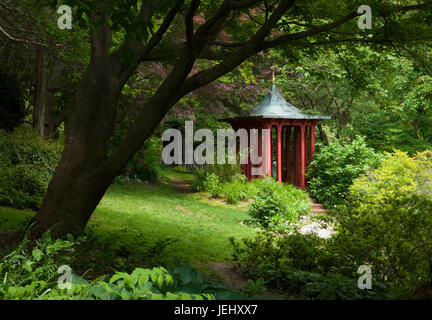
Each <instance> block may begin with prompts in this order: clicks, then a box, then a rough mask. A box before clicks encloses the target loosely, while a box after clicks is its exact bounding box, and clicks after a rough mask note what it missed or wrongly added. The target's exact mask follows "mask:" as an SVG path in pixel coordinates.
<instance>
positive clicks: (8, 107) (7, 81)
mask: <svg viewBox="0 0 432 320" xmlns="http://www.w3.org/2000/svg"><path fill="white" fill-rule="evenodd" d="M24 116H25V112H24V98H23V94H22V90H21V86H20V83H19V82H18V79H17V78H16V76H15V75H13V74H9V73H7V72H5V71H3V70H0V129H6V130H8V131H12V130H13V129H14V128H15V127H17V126H18V125H19V124H20V123H21V122H22V120H23V119H24Z"/></svg>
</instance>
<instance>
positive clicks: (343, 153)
mask: <svg viewBox="0 0 432 320" xmlns="http://www.w3.org/2000/svg"><path fill="white" fill-rule="evenodd" d="M381 159H382V156H381V155H379V154H377V153H376V152H375V151H374V150H373V149H372V148H369V147H368V146H367V145H366V143H365V141H364V139H363V138H362V137H357V138H356V139H355V140H353V141H352V142H350V143H346V142H343V141H340V140H336V141H334V142H332V143H331V144H330V145H328V146H323V145H321V146H320V148H319V151H318V152H317V153H316V154H315V155H314V160H313V161H312V163H311V167H312V168H313V170H312V179H311V180H310V182H309V185H308V190H309V192H310V194H311V195H312V196H313V197H315V198H317V199H318V201H319V202H321V203H322V204H323V205H324V206H326V207H327V208H330V207H333V206H334V205H337V204H341V203H342V202H343V199H344V198H345V197H346V196H347V194H348V190H349V187H350V185H351V184H352V182H353V180H354V179H355V178H357V177H358V176H359V175H360V174H362V173H364V172H365V170H366V169H367V168H368V167H369V168H372V169H373V168H376V167H377V166H378V165H379V163H380V161H381Z"/></svg>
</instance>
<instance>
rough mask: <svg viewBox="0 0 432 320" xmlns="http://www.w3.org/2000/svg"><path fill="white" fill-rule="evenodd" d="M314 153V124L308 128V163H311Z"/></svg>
mask: <svg viewBox="0 0 432 320" xmlns="http://www.w3.org/2000/svg"><path fill="white" fill-rule="evenodd" d="M314 153H315V124H313V125H311V127H310V138H309V163H311V162H312V161H313V155H314Z"/></svg>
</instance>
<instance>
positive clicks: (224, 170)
mask: <svg viewBox="0 0 432 320" xmlns="http://www.w3.org/2000/svg"><path fill="white" fill-rule="evenodd" d="M204 170H205V171H206V172H207V173H209V174H214V175H216V176H217V177H218V179H219V180H220V181H221V182H232V181H234V180H235V179H236V178H238V175H239V174H241V170H240V164H239V163H237V164H229V163H225V164H213V165H207V166H206V167H205V169H204Z"/></svg>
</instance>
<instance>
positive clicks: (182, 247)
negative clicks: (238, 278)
mask: <svg viewBox="0 0 432 320" xmlns="http://www.w3.org/2000/svg"><path fill="white" fill-rule="evenodd" d="M163 176H164V178H163V182H162V183H161V184H159V185H147V184H144V183H130V184H123V185H112V186H111V187H110V188H109V189H108V191H107V193H106V194H105V196H104V198H103V199H102V201H101V202H100V204H99V206H98V207H97V209H96V211H95V212H94V214H93V216H92V218H91V220H90V221H89V223H88V225H87V231H88V232H89V233H90V234H91V235H92V237H93V238H95V239H97V242H99V243H101V244H103V247H105V248H106V247H111V248H114V249H117V248H123V249H124V248H126V251H129V252H133V253H134V254H135V255H136V254H138V255H140V254H142V255H148V254H149V252H148V251H149V248H151V250H153V251H154V252H158V254H160V259H161V261H160V262H161V263H170V262H171V261H172V257H174V256H175V257H178V258H180V259H181V260H187V261H190V262H193V263H194V262H204V263H206V262H211V261H227V260H229V259H230V257H231V254H232V248H231V245H230V243H229V237H236V238H244V237H250V236H253V235H254V233H255V232H256V231H255V230H254V229H253V228H251V227H248V226H245V225H243V224H241V222H242V221H243V220H246V219H248V218H249V217H248V214H247V212H246V210H245V207H241V206H232V205H228V204H224V203H223V202H222V201H212V200H209V199H207V198H206V197H205V196H203V195H202V194H201V195H200V194H193V193H179V192H178V190H177V189H176V186H175V185H174V184H172V183H171V182H170V181H172V180H173V179H174V180H177V181H179V180H181V181H187V182H188V183H190V182H192V181H193V180H194V179H195V175H193V174H188V173H179V172H174V171H167V170H164V171H163ZM32 215H34V212H31V211H25V210H15V209H10V208H0V230H5V229H11V228H15V227H16V226H18V225H19V224H20V223H22V222H23V221H25V220H26V219H29V218H30V217H32ZM167 239H171V242H169V244H168V245H167V246H166V247H164V245H163V242H164V241H166V240H167ZM162 248H163V250H162ZM159 251H160V252H159Z"/></svg>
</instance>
